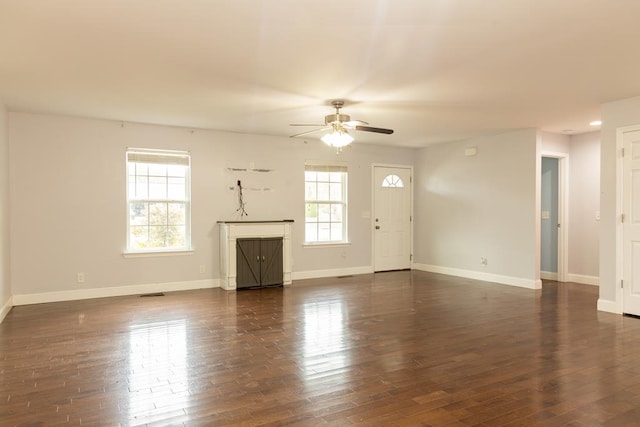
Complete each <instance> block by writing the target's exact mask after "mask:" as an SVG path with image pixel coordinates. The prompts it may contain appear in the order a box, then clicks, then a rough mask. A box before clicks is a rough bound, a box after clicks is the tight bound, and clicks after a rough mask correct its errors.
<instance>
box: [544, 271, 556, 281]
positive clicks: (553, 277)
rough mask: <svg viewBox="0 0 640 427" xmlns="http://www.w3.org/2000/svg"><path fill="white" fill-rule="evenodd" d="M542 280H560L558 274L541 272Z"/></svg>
mask: <svg viewBox="0 0 640 427" xmlns="http://www.w3.org/2000/svg"><path fill="white" fill-rule="evenodd" d="M540 278H541V279H544V280H555V281H557V280H558V273H556V272H553V271H541V272H540Z"/></svg>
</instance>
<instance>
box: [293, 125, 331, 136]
mask: <svg viewBox="0 0 640 427" xmlns="http://www.w3.org/2000/svg"><path fill="white" fill-rule="evenodd" d="M327 129H330V127H329V126H323V127H321V128H317V129H312V130H308V131H305V132H300V133H296V134H295V135H291V136H290V137H289V138H295V137H296V136H302V135H307V134H309V133H313V132H318V131H321V130H327Z"/></svg>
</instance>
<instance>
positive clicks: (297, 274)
mask: <svg viewBox="0 0 640 427" xmlns="http://www.w3.org/2000/svg"><path fill="white" fill-rule="evenodd" d="M370 273H373V267H372V266H370V265H369V266H363V267H349V268H334V269H330V270H308V271H294V272H292V273H291V279H292V280H304V279H320V278H322V277H338V276H349V275H354V274H370ZM294 285H295V283H294Z"/></svg>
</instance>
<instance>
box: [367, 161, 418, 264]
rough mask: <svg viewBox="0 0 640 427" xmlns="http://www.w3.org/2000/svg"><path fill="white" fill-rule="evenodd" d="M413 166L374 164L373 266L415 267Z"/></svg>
mask: <svg viewBox="0 0 640 427" xmlns="http://www.w3.org/2000/svg"><path fill="white" fill-rule="evenodd" d="M412 187H413V183H412V169H411V168H410V167H401V166H382V165H380V166H379V165H374V166H373V239H372V241H373V270H374V271H376V272H377V271H389V270H404V269H409V268H411V263H412V253H411V252H412V250H411V248H412V237H411V236H412V230H411V228H412V227H411V225H412V219H413V218H412V198H411V195H412V194H413V190H412Z"/></svg>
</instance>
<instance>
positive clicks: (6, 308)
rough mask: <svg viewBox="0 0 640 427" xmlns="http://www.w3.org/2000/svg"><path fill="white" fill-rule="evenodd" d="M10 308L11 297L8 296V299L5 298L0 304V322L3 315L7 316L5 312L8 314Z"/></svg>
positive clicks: (11, 303) (11, 305) (11, 304)
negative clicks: (4, 301) (0, 305)
mask: <svg viewBox="0 0 640 427" xmlns="http://www.w3.org/2000/svg"><path fill="white" fill-rule="evenodd" d="M12 308H13V297H9V299H7V302H6V303H5V304H4V305H3V306H2V308H0V323H2V321H3V320H4V318H5V317H7V314H9V312H10V311H11V309H12Z"/></svg>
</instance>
